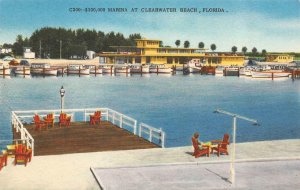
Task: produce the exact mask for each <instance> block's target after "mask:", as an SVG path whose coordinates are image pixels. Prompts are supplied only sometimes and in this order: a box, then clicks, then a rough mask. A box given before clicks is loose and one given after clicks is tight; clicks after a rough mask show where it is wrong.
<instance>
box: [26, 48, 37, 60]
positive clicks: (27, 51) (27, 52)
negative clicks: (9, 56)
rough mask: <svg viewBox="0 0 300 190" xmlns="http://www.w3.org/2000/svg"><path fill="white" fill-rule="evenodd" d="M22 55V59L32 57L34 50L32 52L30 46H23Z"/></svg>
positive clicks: (33, 56)
mask: <svg viewBox="0 0 300 190" xmlns="http://www.w3.org/2000/svg"><path fill="white" fill-rule="evenodd" d="M23 57H24V59H34V58H35V52H32V51H31V48H30V47H24V53H23Z"/></svg>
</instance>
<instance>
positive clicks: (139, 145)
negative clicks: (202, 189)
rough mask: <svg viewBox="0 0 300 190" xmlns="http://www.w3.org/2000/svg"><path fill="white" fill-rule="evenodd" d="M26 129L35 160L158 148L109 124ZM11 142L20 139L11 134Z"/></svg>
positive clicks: (86, 123) (27, 126) (15, 134)
mask: <svg viewBox="0 0 300 190" xmlns="http://www.w3.org/2000/svg"><path fill="white" fill-rule="evenodd" d="M25 127H26V129H27V130H28V132H29V133H30V134H31V135H32V137H33V138H34V142H35V143H34V151H35V155H37V156H41V155H58V154H70V153H83V152H100V151H114V150H130V149H146V148H158V146H157V145H156V144H153V143H151V142H149V141H147V140H145V139H143V138H140V137H138V136H136V135H133V134H132V133H130V132H129V131H127V130H125V129H121V128H119V127H117V126H115V125H113V124H112V123H111V122H109V121H102V122H101V124H100V126H99V125H98V126H96V125H94V126H90V125H89V123H88V122H72V123H71V126H70V127H68V128H66V127H61V128H60V127H59V126H58V124H57V123H55V125H54V127H53V128H52V127H49V128H48V129H47V130H46V129H42V130H41V131H36V130H35V126H34V125H33V124H30V125H25ZM14 138H20V134H18V133H16V132H15V131H14Z"/></svg>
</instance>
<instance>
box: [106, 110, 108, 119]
mask: <svg viewBox="0 0 300 190" xmlns="http://www.w3.org/2000/svg"><path fill="white" fill-rule="evenodd" d="M106 121H108V109H107V110H106Z"/></svg>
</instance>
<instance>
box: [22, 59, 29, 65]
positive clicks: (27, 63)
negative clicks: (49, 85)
mask: <svg viewBox="0 0 300 190" xmlns="http://www.w3.org/2000/svg"><path fill="white" fill-rule="evenodd" d="M20 65H22V66H30V63H29V62H28V61H27V60H26V59H23V60H21V61H20Z"/></svg>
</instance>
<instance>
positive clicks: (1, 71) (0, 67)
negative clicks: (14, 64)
mask: <svg viewBox="0 0 300 190" xmlns="http://www.w3.org/2000/svg"><path fill="white" fill-rule="evenodd" d="M10 73H11V69H10V68H9V66H7V67H6V66H5V65H4V64H3V63H0V75H3V76H9V75H10Z"/></svg>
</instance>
